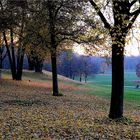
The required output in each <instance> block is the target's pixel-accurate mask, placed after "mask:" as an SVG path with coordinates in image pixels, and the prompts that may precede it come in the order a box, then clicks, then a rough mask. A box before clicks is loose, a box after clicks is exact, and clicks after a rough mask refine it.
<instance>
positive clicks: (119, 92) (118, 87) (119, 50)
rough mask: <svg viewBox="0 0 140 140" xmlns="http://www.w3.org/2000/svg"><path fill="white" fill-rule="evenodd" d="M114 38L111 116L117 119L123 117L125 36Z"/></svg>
mask: <svg viewBox="0 0 140 140" xmlns="http://www.w3.org/2000/svg"><path fill="white" fill-rule="evenodd" d="M112 40H113V41H112V42H113V44H112V93H111V104H110V112H109V117H110V118H112V119H117V118H121V117H123V96H124V46H125V37H121V36H120V37H118V36H117V37H114V36H113V37H112ZM114 40H115V41H114ZM120 44H121V46H120Z"/></svg>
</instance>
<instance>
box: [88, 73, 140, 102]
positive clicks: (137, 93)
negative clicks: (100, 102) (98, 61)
mask: <svg viewBox="0 0 140 140" xmlns="http://www.w3.org/2000/svg"><path fill="white" fill-rule="evenodd" d="M135 80H140V79H139V78H138V77H137V76H136V74H135V72H125V88H124V93H125V94H124V99H125V101H126V102H132V103H133V104H136V105H140V89H136V88H135V86H136V85H135V83H134V81H135ZM87 86H88V87H89V88H91V90H90V91H89V92H87V93H88V94H93V95H97V96H103V97H106V98H110V95H111V74H98V75H96V76H94V77H93V76H91V77H89V84H88V85H87ZM92 89H93V90H92ZM94 91H95V92H94Z"/></svg>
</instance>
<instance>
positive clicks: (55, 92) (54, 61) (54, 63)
mask: <svg viewBox="0 0 140 140" xmlns="http://www.w3.org/2000/svg"><path fill="white" fill-rule="evenodd" d="M51 61H52V80H53V96H58V93H59V91H58V78H57V58H56V49H54V50H52V52H51Z"/></svg>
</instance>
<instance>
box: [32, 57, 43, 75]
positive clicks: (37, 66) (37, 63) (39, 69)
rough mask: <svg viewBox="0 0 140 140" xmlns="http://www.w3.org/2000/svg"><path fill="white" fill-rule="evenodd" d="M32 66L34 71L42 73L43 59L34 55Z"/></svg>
mask: <svg viewBox="0 0 140 140" xmlns="http://www.w3.org/2000/svg"><path fill="white" fill-rule="evenodd" d="M34 67H35V72H39V73H42V68H43V60H40V58H38V57H36V58H35V61H34Z"/></svg>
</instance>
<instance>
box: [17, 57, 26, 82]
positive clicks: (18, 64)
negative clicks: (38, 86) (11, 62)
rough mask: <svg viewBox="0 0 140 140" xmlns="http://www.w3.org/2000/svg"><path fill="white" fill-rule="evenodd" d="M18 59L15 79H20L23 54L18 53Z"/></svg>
mask: <svg viewBox="0 0 140 140" xmlns="http://www.w3.org/2000/svg"><path fill="white" fill-rule="evenodd" d="M18 59H19V61H18V63H17V74H16V80H22V71H23V61H24V54H20V56H19V58H18Z"/></svg>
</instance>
